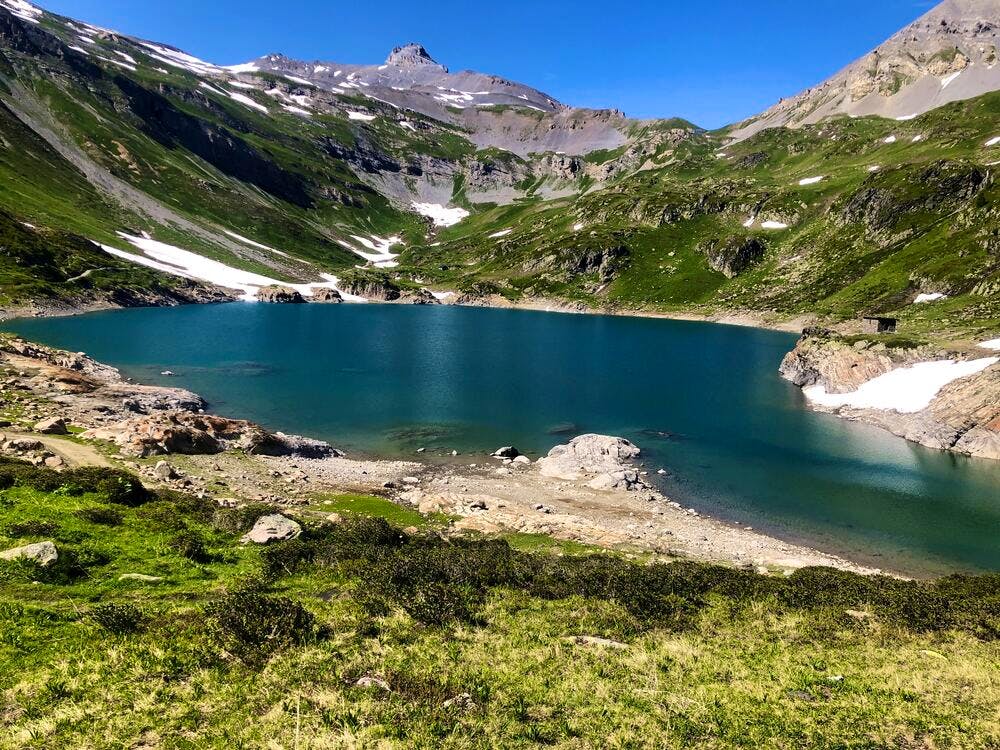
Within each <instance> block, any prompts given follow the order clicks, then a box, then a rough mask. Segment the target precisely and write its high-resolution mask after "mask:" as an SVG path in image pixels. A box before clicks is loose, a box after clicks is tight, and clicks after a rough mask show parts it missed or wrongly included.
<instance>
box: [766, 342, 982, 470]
mask: <svg viewBox="0 0 1000 750" xmlns="http://www.w3.org/2000/svg"><path fill="white" fill-rule="evenodd" d="M989 355H990V352H987V351H982V352H960V351H948V350H943V349H940V348H936V347H932V346H927V345H914V344H910V343H906V342H902V343H900V342H895V345H894V342H893V340H891V339H890V340H889V341H888V342H883V341H879V340H878V339H877V338H872V339H858V338H846V337H842V336H838V335H836V334H834V333H833V332H831V331H828V330H826V329H822V328H807V329H806V330H805V331H804V332H803V334H802V338H800V339H799V341H798V343H797V344H796V346H795V348H794V349H793V350H792V351H791V352H789V353H788V354H787V355H786V356H785V358H784V360H783V361H782V363H781V368H780V372H781V375H782V377H784V378H785V379H786V380H789V381H791V382H793V383H795V384H796V385H798V386H800V387H803V388H809V387H812V386H822V387H823V388H824V389H825V391H826V393H836V394H845V393H853V392H854V391H857V390H858V388H860V387H861V386H862V385H864V384H865V383H867V382H868V381H871V380H874V379H875V378H877V377H880V376H882V375H885V374H887V373H889V372H891V371H893V370H896V369H898V368H902V367H912V366H913V365H916V364H919V363H922V362H933V361H938V360H947V359H950V360H969V359H976V358H985V357H988V356H989ZM809 403H810V406H811V407H812V408H814V409H816V410H817V411H827V412H831V413H834V414H837V415H838V416H840V417H843V418H845V419H852V420H856V421H859V422H866V423H868V424H873V425H876V426H878V427H882V428H884V429H886V430H889V431H890V432H892V433H893V434H895V435H899V436H900V437H903V438H906V439H907V440H910V441H913V442H915V443H920V444H921V445H926V446H928V447H930V448H937V449H940V450H948V451H954V452H956V453H962V454H965V455H969V456H977V457H980V458H992V459H997V460H1000V363H997V364H993V365H992V366H989V367H986V368H985V369H983V370H982V371H981V372H978V373H975V374H973V375H969V376H967V377H963V378H959V379H957V380H954V381H952V382H951V383H949V384H947V385H945V386H944V387H943V388H941V390H940V391H938V393H937V395H936V396H935V397H934V398H933V399H932V400H931V402H930V404H929V405H928V406H927V407H926V408H924V409H921V410H920V411H915V412H912V413H903V412H900V411H896V410H892V409H876V408H857V407H853V406H840V407H830V406H824V405H822V404H819V403H817V402H815V401H812V400H810V402H809Z"/></svg>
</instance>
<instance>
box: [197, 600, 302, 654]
mask: <svg viewBox="0 0 1000 750" xmlns="http://www.w3.org/2000/svg"><path fill="white" fill-rule="evenodd" d="M205 615H206V623H207V626H208V632H209V634H210V635H211V637H212V638H213V640H214V641H215V642H216V644H217V645H218V646H219V647H220V648H222V649H223V650H225V651H226V652H228V653H230V654H232V655H233V656H234V657H236V658H237V659H239V660H240V661H242V662H244V663H246V664H249V665H257V664H261V663H263V662H265V661H267V659H268V658H269V657H270V656H271V655H272V654H274V653H276V652H278V651H281V650H283V649H285V648H288V647H290V646H300V645H303V644H305V643H308V642H310V641H312V640H314V639H315V638H317V637H318V636H319V635H321V631H320V629H319V628H318V627H317V625H316V618H315V617H314V616H313V614H312V613H311V612H309V610H307V609H306V608H305V607H303V606H302V605H301V604H299V603H297V602H294V601H292V600H291V599H286V598H283V597H271V596H266V595H265V594H263V593H261V592H260V591H258V590H255V589H253V588H244V589H241V590H237V591H234V592H232V593H229V594H226V595H225V596H223V597H221V598H220V599H217V600H216V601H214V602H212V603H211V604H209V605H208V607H206V609H205Z"/></svg>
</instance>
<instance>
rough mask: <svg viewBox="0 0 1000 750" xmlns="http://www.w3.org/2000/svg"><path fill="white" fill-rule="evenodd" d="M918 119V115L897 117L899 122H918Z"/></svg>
mask: <svg viewBox="0 0 1000 750" xmlns="http://www.w3.org/2000/svg"><path fill="white" fill-rule="evenodd" d="M917 117H918V115H916V114H912V115H903V116H902V117H897V118H896V120H897V121H898V122H908V121H909V120H916V119H917Z"/></svg>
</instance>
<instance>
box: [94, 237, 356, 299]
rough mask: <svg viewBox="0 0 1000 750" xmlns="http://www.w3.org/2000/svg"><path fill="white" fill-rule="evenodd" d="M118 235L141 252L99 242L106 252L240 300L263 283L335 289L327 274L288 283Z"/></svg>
mask: <svg viewBox="0 0 1000 750" xmlns="http://www.w3.org/2000/svg"><path fill="white" fill-rule="evenodd" d="M144 234H145V233H144ZM118 236H119V237H121V238H122V239H123V240H125V241H126V242H128V243H129V244H131V245H134V246H135V247H136V248H138V249H139V250H141V251H142V252H143V254H142V255H136V254H135V253H129V252H125V251H124V250H119V249H118V248H115V247H110V246H108V245H100V247H101V248H102V249H103V250H104V251H105V252H106V253H108V254H109V255H114V256H115V257H116V258H122V259H123V260H128V261H131V262H132V263H138V264H139V265H141V266H146V267H147V268H152V269H154V270H156V271H161V272H162V273H168V274H170V275H172V276H180V277H181V278H185V279H191V280H193V281H206V282H208V283H210V284H216V285H218V286H221V287H225V288H226V289H236V290H238V291H241V292H243V299H245V300H248V301H252V300H255V299H256V298H257V292H258V291H259V290H260V288H261V287H262V286H272V285H275V284H277V285H279V286H287V287H290V288H291V289H295V290H296V291H297V292H298V293H299V294H301V295H303V296H304V297H311V296H312V295H313V294H314V292H315V290H316V289H337V277H335V276H331V275H330V274H326V273H321V274H320V277H321V278H322V279H323V280H322V281H319V282H315V283H310V284H287V283H285V282H282V281H278V280H276V279H272V278H269V277H267V276H262V275H260V274H257V273H251V272H250V271H241V270H240V269H238V268H233V267H232V266H227V265H226V264H225V263H220V262H219V261H217V260H212V259H211V258H206V257H204V256H201V255H198V254H197V253H192V252H191V251H190V250H183V249H181V248H179V247H174V246H173V245H168V244H166V243H165V242H157V241H156V240H154V239H151V238H150V237H149V236H148V235H146V236H134V235H130V234H126V233H125V232H118ZM337 291H339V292H340V294H341V296H343V298H344V300H345V301H348V302H359V301H366V300H364V299H363V298H361V297H355V296H354V295H348V294H344V292H343V291H341V290H339V289H337Z"/></svg>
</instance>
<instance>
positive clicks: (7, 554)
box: [0, 542, 59, 568]
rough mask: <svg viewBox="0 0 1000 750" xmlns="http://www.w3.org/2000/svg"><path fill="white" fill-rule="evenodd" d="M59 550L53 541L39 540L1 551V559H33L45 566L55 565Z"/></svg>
mask: <svg viewBox="0 0 1000 750" xmlns="http://www.w3.org/2000/svg"><path fill="white" fill-rule="evenodd" d="M58 559H59V551H58V550H57V549H56V545H55V544H54V543H53V542H38V543H36V544H27V545H25V546H23V547H15V548H14V549H9V550H5V551H4V552H0V560H33V561H34V562H36V563H38V564H39V565H41V566H42V567H43V568H48V567H50V566H52V565H55V563H56V561H57V560H58Z"/></svg>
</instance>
